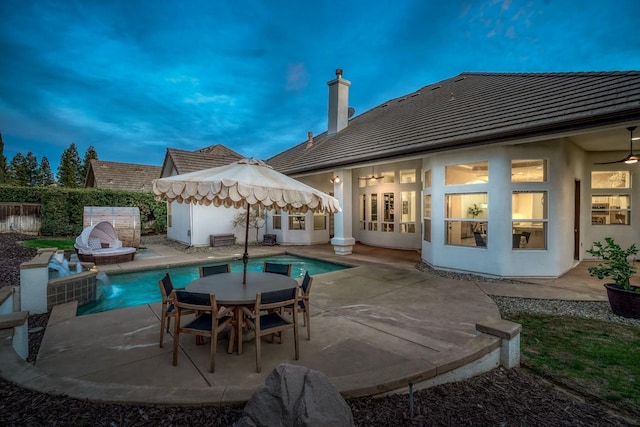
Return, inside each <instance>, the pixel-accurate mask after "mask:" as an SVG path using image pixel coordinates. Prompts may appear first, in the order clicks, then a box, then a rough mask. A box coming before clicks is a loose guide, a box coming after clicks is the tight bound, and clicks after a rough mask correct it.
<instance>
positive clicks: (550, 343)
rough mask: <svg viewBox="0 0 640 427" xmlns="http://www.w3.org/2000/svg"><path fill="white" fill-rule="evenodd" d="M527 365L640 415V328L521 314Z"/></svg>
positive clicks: (519, 320) (518, 318)
mask: <svg viewBox="0 0 640 427" xmlns="http://www.w3.org/2000/svg"><path fill="white" fill-rule="evenodd" d="M509 320H512V321H514V322H517V323H520V324H521V325H522V334H521V363H522V366H523V367H524V368H526V369H529V370H531V371H532V372H534V373H536V374H538V375H540V376H543V377H545V378H547V379H549V380H551V381H553V382H556V383H558V384H560V385H562V386H564V387H566V388H568V389H571V390H574V391H576V392H578V393H579V394H581V395H587V396H595V397H597V398H600V399H602V400H604V401H605V402H606V403H608V404H609V405H613V406H614V407H616V408H619V409H620V410H621V411H623V412H627V413H629V414H631V415H634V416H636V417H640V363H638V362H639V361H640V328H638V327H635V326H628V325H622V324H617V323H610V322H604V321H599V320H589V319H577V318H572V317H558V316H534V315H517V316H513V317H512V318H511V319H509Z"/></svg>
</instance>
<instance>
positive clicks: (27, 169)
mask: <svg viewBox="0 0 640 427" xmlns="http://www.w3.org/2000/svg"><path fill="white" fill-rule="evenodd" d="M24 174H25V177H26V179H27V185H28V186H29V187H35V186H37V185H38V181H39V180H38V159H37V158H36V156H35V155H34V154H33V153H32V152H31V151H29V152H28V153H27V156H26V157H25V158H24Z"/></svg>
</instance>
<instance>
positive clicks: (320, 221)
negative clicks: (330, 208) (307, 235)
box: [313, 213, 327, 230]
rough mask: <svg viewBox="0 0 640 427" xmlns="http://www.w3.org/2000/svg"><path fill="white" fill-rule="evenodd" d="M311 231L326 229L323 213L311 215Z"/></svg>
mask: <svg viewBox="0 0 640 427" xmlns="http://www.w3.org/2000/svg"><path fill="white" fill-rule="evenodd" d="M313 229H314V230H326V229H327V216H326V215H325V214H323V213H319V214H313Z"/></svg>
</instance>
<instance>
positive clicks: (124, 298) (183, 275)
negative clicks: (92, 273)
mask: <svg viewBox="0 0 640 427" xmlns="http://www.w3.org/2000/svg"><path fill="white" fill-rule="evenodd" d="M264 262H276V263H280V264H291V265H292V268H291V277H294V278H300V277H303V276H304V273H305V272H307V271H308V272H309V274H310V275H312V276H313V275H315V274H321V273H328V272H331V271H338V270H342V269H345V268H349V267H348V266H345V265H340V264H334V263H330V262H324V261H319V260H316V259H312V258H304V257H298V256H291V255H278V256H272V257H262V258H250V259H249V264H248V265H247V271H262V264H263V263H264ZM222 263H223V262H211V263H203V264H202V265H214V264H222ZM230 264H231V271H242V260H237V261H231V262H230ZM165 273H169V274H170V275H171V281H172V282H173V286H174V287H176V288H181V287H184V286H186V285H188V284H189V282H191V281H192V280H195V279H197V278H198V277H200V273H199V265H190V266H184V267H172V268H163V269H157V270H147V271H137V272H133V273H122V274H109V282H110V283H109V284H105V285H103V286H102V296H101V297H100V298H99V299H98V300H97V301H95V302H92V303H89V304H86V305H83V306H82V307H78V312H77V314H78V316H81V315H83V314H92V313H100V312H102V311H108V310H114V309H117V308H124V307H133V306H136V305H143V304H150V303H155V302H160V301H161V300H162V298H161V296H160V288H159V287H158V280H160V279H162V278H163V277H164V275H165Z"/></svg>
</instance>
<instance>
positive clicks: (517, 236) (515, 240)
mask: <svg viewBox="0 0 640 427" xmlns="http://www.w3.org/2000/svg"><path fill="white" fill-rule="evenodd" d="M521 240H522V233H513V234H512V235H511V243H512V246H513V249H519V248H520V241H521Z"/></svg>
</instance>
